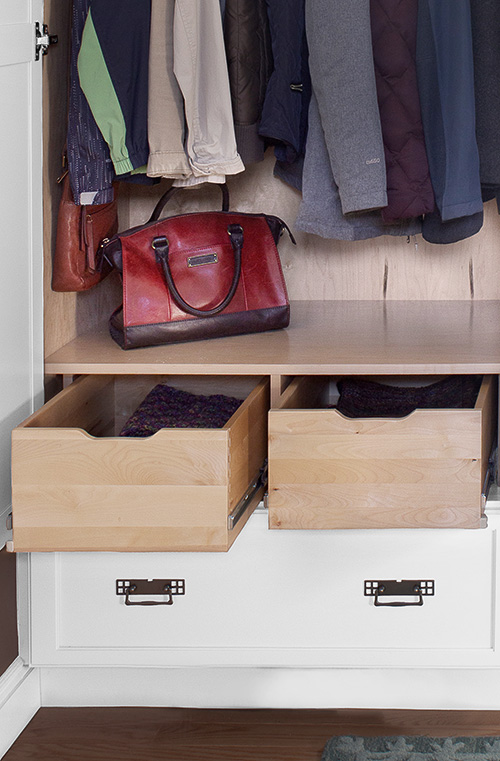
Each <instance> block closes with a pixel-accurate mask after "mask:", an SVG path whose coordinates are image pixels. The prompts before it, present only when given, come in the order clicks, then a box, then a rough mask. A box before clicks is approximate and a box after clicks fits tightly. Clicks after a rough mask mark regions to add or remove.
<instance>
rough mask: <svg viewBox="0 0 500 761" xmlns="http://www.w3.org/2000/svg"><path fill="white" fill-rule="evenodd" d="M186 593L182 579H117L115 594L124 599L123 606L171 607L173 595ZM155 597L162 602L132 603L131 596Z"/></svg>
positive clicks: (145, 601) (142, 601)
mask: <svg viewBox="0 0 500 761" xmlns="http://www.w3.org/2000/svg"><path fill="white" fill-rule="evenodd" d="M185 593H186V582H185V580H184V579H117V580H116V594H117V595H119V596H121V597H125V605H173V604H174V599H173V598H174V595H184V594H185ZM135 595H137V596H139V595H140V596H141V597H144V596H145V595H156V596H160V597H162V598H164V599H162V600H138V601H137V602H133V601H132V600H131V599H130V598H131V597H133V596H135Z"/></svg>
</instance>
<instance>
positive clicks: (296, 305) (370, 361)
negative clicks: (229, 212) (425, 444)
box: [46, 300, 500, 377]
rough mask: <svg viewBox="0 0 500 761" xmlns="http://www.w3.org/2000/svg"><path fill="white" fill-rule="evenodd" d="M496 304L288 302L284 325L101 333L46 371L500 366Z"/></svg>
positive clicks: (419, 371)
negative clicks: (157, 336) (138, 334)
mask: <svg viewBox="0 0 500 761" xmlns="http://www.w3.org/2000/svg"><path fill="white" fill-rule="evenodd" d="M498 325H500V302H497V301H474V302H465V301H463V302H462V301H417V302H404V301H385V302H384V301H343V300H342V301H324V302H322V301H296V302H293V303H292V304H291V322H290V326H289V327H288V328H287V329H286V330H276V331H269V332H266V333H254V334H249V335H246V336H231V337H228V338H220V339H217V340H211V341H199V342H197V343H196V346H194V345H193V344H192V343H184V344H173V345H170V346H155V347H150V348H144V349H134V350H133V351H123V350H122V349H120V347H119V346H118V345H117V344H115V343H114V342H113V341H112V339H111V338H110V336H109V333H108V331H107V329H105V330H103V331H100V332H96V331H92V332H88V333H86V334H84V335H81V336H80V337H79V338H77V339H75V341H73V342H71V343H69V344H68V345H67V346H65V347H64V348H62V349H60V350H58V351H57V352H55V353H54V354H53V355H52V356H50V357H48V359H47V363H46V368H47V371H48V372H50V373H63V374H65V373H83V374H88V373H113V374H121V375H131V374H134V373H138V374H142V373H147V374H154V375H164V374H165V368H166V367H168V369H169V372H171V373H175V374H182V375H199V374H200V372H201V373H206V374H214V375H222V376H224V375H231V374H234V375H245V374H249V375H269V374H282V375H285V376H288V375H325V374H328V375H331V376H334V377H335V376H339V375H359V374H361V375H442V374H445V375H449V374H453V373H455V374H456V373H462V372H463V373H473V374H476V373H482V374H483V373H486V374H488V373H496V374H498V373H499V372H500V335H499V332H498Z"/></svg>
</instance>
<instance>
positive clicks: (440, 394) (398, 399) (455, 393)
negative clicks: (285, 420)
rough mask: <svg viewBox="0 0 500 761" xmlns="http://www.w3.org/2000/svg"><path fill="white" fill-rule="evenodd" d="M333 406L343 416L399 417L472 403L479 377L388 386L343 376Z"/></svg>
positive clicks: (475, 397)
mask: <svg viewBox="0 0 500 761" xmlns="http://www.w3.org/2000/svg"><path fill="white" fill-rule="evenodd" d="M337 385H338V389H339V392H340V398H339V401H338V403H337V404H336V405H335V408H336V409H337V410H338V411H339V412H341V413H342V414H343V415H346V416H347V417H403V416H404V415H409V414H410V412H413V410H416V409H420V408H422V409H425V408H427V409H429V408H431V409H432V408H445V409H446V408H450V409H452V408H456V407H459V408H463V407H474V404H475V403H476V399H477V395H478V393H479V388H480V386H481V378H478V377H477V376H475V375H454V376H452V377H450V378H444V379H443V380H440V381H436V383H432V384H431V385H429V386H416V387H415V386H412V387H404V386H389V385H387V384H384V383H376V382H374V381H368V380H363V379H359V378H345V379H343V380H341V381H339V382H338V384H337Z"/></svg>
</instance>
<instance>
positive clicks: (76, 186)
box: [66, 0, 115, 205]
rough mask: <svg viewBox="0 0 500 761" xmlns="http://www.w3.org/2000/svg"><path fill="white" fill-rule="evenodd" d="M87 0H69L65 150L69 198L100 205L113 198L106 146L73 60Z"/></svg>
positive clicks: (111, 177) (87, 4) (86, 12)
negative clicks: (70, 3)
mask: <svg viewBox="0 0 500 761" xmlns="http://www.w3.org/2000/svg"><path fill="white" fill-rule="evenodd" d="M89 5H90V0H73V10H72V21H71V57H70V73H69V76H70V83H69V103H68V130H67V139H66V151H67V157H68V170H69V179H70V185H71V190H72V193H73V200H74V201H75V203H76V204H79V205H80V204H83V205H85V204H102V203H110V202H111V201H112V200H113V197H114V192H113V179H114V177H115V172H114V169H113V164H112V162H111V157H110V155H109V148H108V145H107V143H106V141H105V140H104V138H103V136H102V134H101V131H100V129H99V127H98V126H97V124H96V121H95V119H94V116H93V114H92V111H91V110H90V107H89V104H88V103H87V99H86V97H85V95H84V93H83V91H82V88H81V87H80V80H79V78H78V68H77V60H78V53H79V50H80V44H81V38H82V32H83V28H84V26H85V21H86V19H87V14H88V10H89Z"/></svg>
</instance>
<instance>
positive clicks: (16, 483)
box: [12, 375, 269, 552]
mask: <svg viewBox="0 0 500 761" xmlns="http://www.w3.org/2000/svg"><path fill="white" fill-rule="evenodd" d="M160 382H167V383H169V384H170V379H169V378H162V377H160V376H99V375H95V376H81V377H80V378H78V379H77V380H76V381H75V382H74V383H72V384H71V385H70V386H68V387H67V388H66V389H64V391H62V392H61V393H60V394H58V395H57V396H55V397H54V398H53V399H52V400H51V401H49V402H48V403H47V404H45V405H44V406H43V407H42V408H41V409H40V410H38V412H36V413H35V414H34V415H32V416H31V417H29V418H28V419H27V420H25V421H24V422H23V423H22V424H21V425H19V426H18V427H17V428H15V429H14V431H13V433H12V491H13V497H12V500H13V546H12V549H13V550H14V551H16V552H28V551H59V550H73V551H75V550H103V551H104V550H121V551H123V550H127V551H168V550H174V551H201V550H212V551H225V550H228V549H229V547H230V546H231V544H232V543H233V541H234V539H235V538H236V536H237V535H238V533H239V532H240V530H241V528H242V527H243V526H244V524H245V523H246V520H247V518H248V516H249V515H250V513H251V512H252V510H253V508H254V507H255V505H256V504H258V502H259V500H260V498H261V497H262V494H263V491H264V487H263V486H261V485H260V483H259V482H258V480H257V479H258V476H259V473H260V470H261V468H262V467H263V463H264V461H265V458H266V454H267V412H268V409H269V388H268V380H267V379H264V380H260V379H258V378H243V379H238V378H233V379H231V378H226V377H224V378H219V377H215V378H211V377H191V378H184V379H180V378H175V379H172V385H175V386H177V387H179V386H182V387H183V388H184V389H185V390H189V391H192V392H195V393H202V394H226V395H230V396H235V397H237V398H242V399H244V401H243V402H242V404H241V405H240V407H239V408H238V409H237V411H236V412H235V413H234V414H233V415H232V417H231V418H230V419H229V421H228V422H227V424H226V425H225V426H224V427H223V428H217V429H216V428H211V429H199V428H163V429H161V430H159V431H158V432H157V433H155V434H154V435H152V436H149V437H146V438H139V437H137V438H131V437H119V436H118V435H117V434H118V432H119V430H120V429H121V427H122V425H123V423H125V421H126V420H127V418H128V416H129V415H130V414H131V413H132V412H133V411H134V410H135V409H136V408H137V406H138V404H139V403H140V402H141V401H142V399H143V398H144V397H145V396H146V394H147V393H148V392H149V391H150V390H151V389H152V388H153V387H154V386H155V385H156V384H158V383H160ZM186 384H187V385H186Z"/></svg>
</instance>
